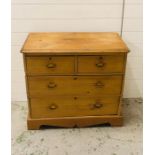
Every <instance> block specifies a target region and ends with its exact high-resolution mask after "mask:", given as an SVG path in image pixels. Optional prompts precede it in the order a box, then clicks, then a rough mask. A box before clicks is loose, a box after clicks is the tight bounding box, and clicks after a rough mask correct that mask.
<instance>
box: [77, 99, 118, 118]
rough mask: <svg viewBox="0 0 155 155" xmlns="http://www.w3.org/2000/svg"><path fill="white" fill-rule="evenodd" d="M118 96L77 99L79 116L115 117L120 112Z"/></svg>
mask: <svg viewBox="0 0 155 155" xmlns="http://www.w3.org/2000/svg"><path fill="white" fill-rule="evenodd" d="M119 101H120V98H119V97H118V96H102V97H89V98H88V97H79V98H77V101H76V102H77V104H76V105H77V115H78V116H102V115H115V114H117V112H118V105H119Z"/></svg>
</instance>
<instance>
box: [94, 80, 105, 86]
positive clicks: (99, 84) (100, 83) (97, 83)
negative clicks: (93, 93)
mask: <svg viewBox="0 0 155 155" xmlns="http://www.w3.org/2000/svg"><path fill="white" fill-rule="evenodd" d="M95 86H97V87H103V86H104V84H103V83H102V82H101V81H98V82H96V84H95Z"/></svg>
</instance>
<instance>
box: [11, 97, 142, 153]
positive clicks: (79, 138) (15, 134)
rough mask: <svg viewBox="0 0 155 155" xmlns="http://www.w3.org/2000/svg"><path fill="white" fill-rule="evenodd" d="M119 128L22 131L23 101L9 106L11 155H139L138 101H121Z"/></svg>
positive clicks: (23, 125)
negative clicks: (121, 117) (120, 122)
mask: <svg viewBox="0 0 155 155" xmlns="http://www.w3.org/2000/svg"><path fill="white" fill-rule="evenodd" d="M123 108H124V117H125V120H124V126H123V127H91V128H81V129H79V128H73V129H43V130H38V131H36V130H34V131H28V130H27V128H26V117H27V106H26V102H13V103H12V155H142V127H143V124H142V115H143V114H142V99H140V98H137V99H124V101H123Z"/></svg>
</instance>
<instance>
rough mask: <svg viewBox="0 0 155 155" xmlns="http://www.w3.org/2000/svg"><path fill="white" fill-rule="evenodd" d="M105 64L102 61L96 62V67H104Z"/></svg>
mask: <svg viewBox="0 0 155 155" xmlns="http://www.w3.org/2000/svg"><path fill="white" fill-rule="evenodd" d="M104 65H105V64H104V63H103V62H100V63H97V64H96V67H99V68H101V67H104Z"/></svg>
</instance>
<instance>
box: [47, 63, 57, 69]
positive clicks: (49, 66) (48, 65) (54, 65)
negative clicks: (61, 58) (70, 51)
mask: <svg viewBox="0 0 155 155" xmlns="http://www.w3.org/2000/svg"><path fill="white" fill-rule="evenodd" d="M55 67H56V64H54V63H49V64H47V68H55Z"/></svg>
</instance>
